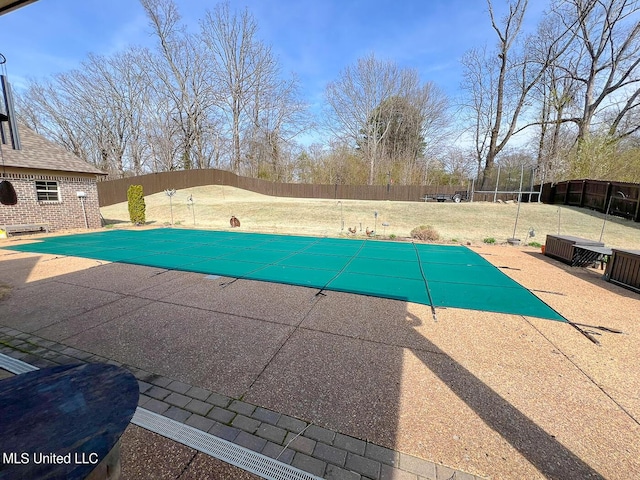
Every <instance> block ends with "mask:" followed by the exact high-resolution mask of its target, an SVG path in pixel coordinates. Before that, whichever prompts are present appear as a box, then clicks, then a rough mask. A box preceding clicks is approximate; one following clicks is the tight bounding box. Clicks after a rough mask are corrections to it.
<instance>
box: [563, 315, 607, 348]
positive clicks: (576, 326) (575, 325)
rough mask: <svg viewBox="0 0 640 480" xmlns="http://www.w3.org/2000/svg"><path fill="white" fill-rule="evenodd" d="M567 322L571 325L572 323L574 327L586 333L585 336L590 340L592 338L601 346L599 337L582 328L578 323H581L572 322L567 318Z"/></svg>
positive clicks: (583, 333)
mask: <svg viewBox="0 0 640 480" xmlns="http://www.w3.org/2000/svg"><path fill="white" fill-rule="evenodd" d="M567 323H568V324H569V325H571V326H572V327H573V328H575V329H576V330H577V331H578V332H580V333H581V334H582V335H584V336H585V337H587V338H588V339H589V340H591V341H592V342H593V343H595V344H596V345H598V346H600V342H599V341H598V339H597V338H595V337H593V336H592V335H591V333H589V332H587V331H586V330H583V329H582V328H580V327H579V326H578V325H580V324H578V323H574V322H571V321H569V320H567Z"/></svg>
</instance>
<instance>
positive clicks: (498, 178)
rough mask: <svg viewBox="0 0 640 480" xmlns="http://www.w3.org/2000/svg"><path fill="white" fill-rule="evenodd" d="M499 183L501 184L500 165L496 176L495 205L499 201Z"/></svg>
mask: <svg viewBox="0 0 640 480" xmlns="http://www.w3.org/2000/svg"><path fill="white" fill-rule="evenodd" d="M498 182H500V165H498V175H496V190H495V192H494V194H493V203H496V200H497V199H498Z"/></svg>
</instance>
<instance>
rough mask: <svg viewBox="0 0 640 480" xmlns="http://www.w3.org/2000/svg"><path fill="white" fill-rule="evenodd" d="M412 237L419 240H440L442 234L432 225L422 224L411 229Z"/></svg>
mask: <svg viewBox="0 0 640 480" xmlns="http://www.w3.org/2000/svg"><path fill="white" fill-rule="evenodd" d="M411 238H415V239H417V240H422V241H427V242H435V241H438V240H440V234H439V233H438V232H437V231H436V229H435V228H433V227H432V226H431V225H420V226H419V227H416V228H414V229H413V230H411Z"/></svg>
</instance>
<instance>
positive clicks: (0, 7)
mask: <svg viewBox="0 0 640 480" xmlns="http://www.w3.org/2000/svg"><path fill="white" fill-rule="evenodd" d="M35 1H36V0H0V15H3V14H5V13H9V12H11V11H13V10H17V9H18V8H20V7H23V6H25V5H28V4H29V3H33V2H35Z"/></svg>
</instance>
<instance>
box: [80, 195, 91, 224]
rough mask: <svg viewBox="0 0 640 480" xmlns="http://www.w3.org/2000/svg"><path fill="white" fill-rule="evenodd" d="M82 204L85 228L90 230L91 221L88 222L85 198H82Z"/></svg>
mask: <svg viewBox="0 0 640 480" xmlns="http://www.w3.org/2000/svg"><path fill="white" fill-rule="evenodd" d="M80 204H81V205H82V213H83V214H84V226H85V227H86V228H89V220H87V211H86V210H85V209H84V197H80Z"/></svg>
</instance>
